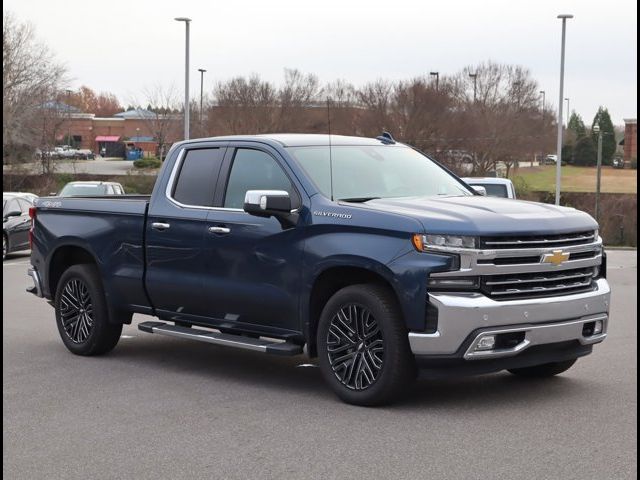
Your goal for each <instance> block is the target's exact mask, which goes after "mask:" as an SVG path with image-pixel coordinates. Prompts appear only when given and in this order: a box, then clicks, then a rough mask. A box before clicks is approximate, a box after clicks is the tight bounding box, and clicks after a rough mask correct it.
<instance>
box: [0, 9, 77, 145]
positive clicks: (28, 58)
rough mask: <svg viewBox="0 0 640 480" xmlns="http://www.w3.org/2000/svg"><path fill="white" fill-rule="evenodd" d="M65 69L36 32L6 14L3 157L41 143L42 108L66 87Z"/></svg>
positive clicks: (3, 81) (3, 57) (4, 22)
mask: <svg viewBox="0 0 640 480" xmlns="http://www.w3.org/2000/svg"><path fill="white" fill-rule="evenodd" d="M65 83H66V79H65V68H64V67H63V66H62V65H60V64H58V63H57V62H56V61H55V57H54V55H53V54H52V52H51V51H50V50H49V49H48V48H47V47H46V45H43V44H42V43H39V42H38V41H37V40H36V38H35V35H34V31H33V28H32V27H31V25H29V24H27V23H20V22H18V21H17V20H16V19H15V17H14V16H13V15H12V14H11V13H7V12H4V13H3V28H2V113H3V115H2V147H3V156H6V155H11V152H12V151H14V150H15V149H16V148H17V147H20V146H29V147H31V148H32V149H33V148H35V146H37V145H38V143H39V139H40V133H41V128H40V112H41V109H42V105H43V104H44V103H46V102H47V101H52V100H53V98H54V97H55V95H56V93H57V92H59V91H60V90H61V89H62V88H63V87H64V85H65Z"/></svg>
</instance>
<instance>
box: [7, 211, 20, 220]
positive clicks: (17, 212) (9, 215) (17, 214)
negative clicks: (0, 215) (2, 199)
mask: <svg viewBox="0 0 640 480" xmlns="http://www.w3.org/2000/svg"><path fill="white" fill-rule="evenodd" d="M21 215H22V212H20V211H19V210H14V211H12V212H9V213H7V214H6V215H5V216H4V219H5V220H7V219H9V218H10V217H19V216H21Z"/></svg>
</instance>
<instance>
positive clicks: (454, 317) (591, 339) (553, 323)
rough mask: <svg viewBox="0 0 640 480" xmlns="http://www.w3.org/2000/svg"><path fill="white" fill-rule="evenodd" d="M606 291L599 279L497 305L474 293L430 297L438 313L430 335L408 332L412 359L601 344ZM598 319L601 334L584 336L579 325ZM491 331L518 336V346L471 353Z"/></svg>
mask: <svg viewBox="0 0 640 480" xmlns="http://www.w3.org/2000/svg"><path fill="white" fill-rule="evenodd" d="M610 296H611V289H610V288H609V284H608V283H607V281H606V280H605V279H604V278H600V279H598V280H596V282H595V287H594V289H593V290H592V291H589V292H583V293H578V294H573V295H563V296H557V297H546V298H537V299H527V300H509V301H496V300H492V299H491V298H488V297H486V296H484V295H482V294H479V293H455V294H454V293H442V294H441V293H433V294H429V303H430V304H431V305H433V306H435V307H436V308H437V309H438V329H437V331H436V332H435V333H418V332H410V333H409V344H410V346H411V351H412V352H413V354H414V355H416V356H433V358H438V357H440V358H444V357H450V358H451V357H460V358H464V359H465V360H479V359H488V358H499V357H505V356H515V355H519V354H521V353H522V352H523V351H526V350H527V349H529V348H530V347H534V346H542V345H548V344H554V343H560V342H566V341H577V342H579V343H580V344H582V345H592V344H594V343H598V342H601V341H602V340H604V339H605V337H606V335H607V333H606V332H607V324H608V318H609V303H610ZM595 321H601V322H602V332H601V333H599V334H597V335H586V336H585V335H584V325H585V324H590V323H591V322H595ZM491 332H495V333H518V332H522V333H523V338H522V341H521V342H520V343H518V344H517V345H513V346H510V348H508V349H496V350H492V351H487V352H483V353H481V354H479V355H478V354H475V355H474V354H473V347H474V345H475V342H476V341H477V340H478V339H479V338H480V337H481V336H482V335H486V334H489V333H491Z"/></svg>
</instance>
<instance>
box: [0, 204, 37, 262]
mask: <svg viewBox="0 0 640 480" xmlns="http://www.w3.org/2000/svg"><path fill="white" fill-rule="evenodd" d="M36 198H38V197H37V196H36V195H34V194H32V193H13V192H4V193H3V194H2V260H4V259H5V258H6V257H7V254H8V253H11V252H18V251H20V250H29V228H30V227H31V219H30V218H29V207H32V206H33V202H34V201H35V199H36Z"/></svg>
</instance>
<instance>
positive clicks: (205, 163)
mask: <svg viewBox="0 0 640 480" xmlns="http://www.w3.org/2000/svg"><path fill="white" fill-rule="evenodd" d="M223 153H224V149H221V148H202V149H195V150H187V151H186V152H185V154H184V155H185V156H184V159H183V160H182V163H181V165H180V167H179V171H178V174H177V178H176V180H175V182H174V184H173V189H172V192H171V197H172V198H173V200H175V201H176V202H178V203H180V204H182V205H186V206H196V207H212V206H213V196H214V193H215V187H216V183H217V181H218V175H219V174H220V167H221V166H222V160H223Z"/></svg>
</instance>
